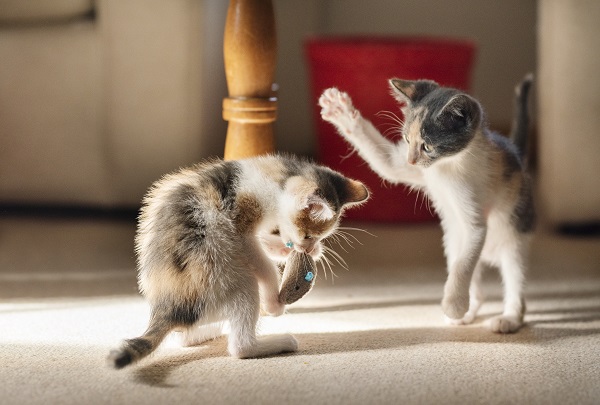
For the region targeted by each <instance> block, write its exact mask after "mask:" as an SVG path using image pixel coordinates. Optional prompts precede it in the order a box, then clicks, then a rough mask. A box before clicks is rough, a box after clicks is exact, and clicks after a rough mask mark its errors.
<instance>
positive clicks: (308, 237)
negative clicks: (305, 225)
mask: <svg viewBox="0 0 600 405" xmlns="http://www.w3.org/2000/svg"><path fill="white" fill-rule="evenodd" d="M312 238H313V237H312V236H310V235H304V239H312Z"/></svg>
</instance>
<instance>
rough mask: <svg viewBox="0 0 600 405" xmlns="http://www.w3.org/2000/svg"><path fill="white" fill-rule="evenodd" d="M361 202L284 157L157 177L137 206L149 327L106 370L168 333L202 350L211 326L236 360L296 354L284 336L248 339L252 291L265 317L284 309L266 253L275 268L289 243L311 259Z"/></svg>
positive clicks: (321, 173)
mask: <svg viewBox="0 0 600 405" xmlns="http://www.w3.org/2000/svg"><path fill="white" fill-rule="evenodd" d="M368 196H369V194H368V191H367V189H366V187H365V186H364V185H363V184H362V183H360V182H358V181H354V180H350V179H348V178H346V177H344V176H342V175H341V174H339V173H337V172H334V171H332V170H330V169H327V168H325V167H321V166H317V165H314V164H311V163H308V162H306V161H302V160H299V159H295V158H292V157H283V156H265V157H257V158H251V159H246V160H240V161H227V162H223V161H214V162H209V163H203V164H198V165H196V166H193V167H191V168H186V169H183V170H180V171H178V172H176V173H174V174H170V175H167V176H165V177H164V178H162V179H161V180H159V181H158V182H156V183H155V184H154V185H153V186H152V188H151V189H150V191H149V192H148V194H147V196H146V197H145V199H144V204H143V207H142V211H141V214H140V218H139V224H138V230H137V235H136V241H135V242H136V251H137V254H138V270H139V274H138V280H139V286H140V290H141V292H142V293H143V295H145V297H146V298H147V300H148V301H149V303H150V306H151V318H150V325H149V326H148V329H147V330H146V332H144V334H143V335H142V336H140V337H137V338H134V339H128V340H126V341H125V342H124V343H123V346H122V347H121V348H120V349H118V350H113V351H112V352H111V353H110V355H109V358H108V360H109V363H110V364H112V365H113V366H114V367H116V368H122V367H124V366H126V365H128V364H130V363H132V362H135V361H137V360H139V359H141V358H143V357H144V356H146V355H148V354H150V353H151V352H152V351H153V350H154V349H156V347H157V346H158V345H159V344H160V343H161V341H162V340H163V339H164V338H165V336H166V335H167V334H168V333H169V332H171V331H172V330H176V329H177V330H182V331H183V332H184V342H185V343H186V344H188V345H192V344H198V343H201V342H202V341H204V340H208V339H209V338H214V337H216V336H217V335H219V334H220V333H221V331H220V329H214V326H215V325H218V322H220V321H223V320H229V322H230V327H231V332H230V334H229V341H228V349H229V352H230V353H231V355H233V356H235V357H239V358H247V357H259V356H266V355H270V354H276V353H281V352H290V351H295V350H296V349H297V346H298V343H297V341H296V339H295V338H294V337H293V336H291V335H282V336H269V337H262V338H258V337H257V336H256V323H257V321H258V316H259V307H260V304H261V303H260V299H259V288H260V298H262V301H263V302H262V306H263V309H264V310H265V311H266V312H267V313H269V314H271V315H274V316H278V315H281V314H282V313H283V311H284V307H285V303H283V302H280V301H279V300H278V293H279V291H278V289H279V275H278V269H277V267H276V265H275V264H274V263H273V261H272V260H270V258H269V257H268V256H267V253H266V252H269V254H270V255H272V256H273V257H275V258H277V259H278V260H281V259H283V258H285V257H286V256H287V255H288V254H289V253H290V252H291V251H292V249H291V248H290V247H289V243H290V242H291V243H292V244H293V249H295V250H296V251H298V252H306V253H308V254H310V255H311V256H312V257H313V258H315V259H317V260H318V259H319V258H320V257H321V255H322V253H323V248H322V246H321V241H322V240H323V239H324V238H326V237H327V236H329V235H331V234H332V233H334V232H335V231H336V228H337V226H338V222H339V220H340V216H341V214H342V212H343V211H344V209H346V208H348V207H351V206H353V205H356V204H359V203H362V202H364V201H365V200H366V199H367V198H368ZM286 243H288V246H286ZM211 323H212V324H211ZM202 325H207V326H209V327H210V326H212V327H213V328H212V330H210V329H203V328H200V326H202Z"/></svg>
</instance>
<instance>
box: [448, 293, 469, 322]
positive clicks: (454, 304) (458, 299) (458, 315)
mask: <svg viewBox="0 0 600 405" xmlns="http://www.w3.org/2000/svg"><path fill="white" fill-rule="evenodd" d="M442 310H443V311H444V314H445V315H446V316H447V317H448V318H450V319H452V320H455V321H460V320H462V319H463V318H464V317H465V315H466V313H467V311H468V310H469V296H468V295H467V296H466V297H464V296H460V295H458V296H445V297H444V299H443V300H442Z"/></svg>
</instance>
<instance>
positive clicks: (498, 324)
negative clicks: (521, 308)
mask: <svg viewBox="0 0 600 405" xmlns="http://www.w3.org/2000/svg"><path fill="white" fill-rule="evenodd" d="M521 326H523V320H522V319H521V317H519V316H506V315H498V316H496V317H494V318H492V319H490V329H491V330H492V332H496V333H515V332H516V331H518V330H519V329H521Z"/></svg>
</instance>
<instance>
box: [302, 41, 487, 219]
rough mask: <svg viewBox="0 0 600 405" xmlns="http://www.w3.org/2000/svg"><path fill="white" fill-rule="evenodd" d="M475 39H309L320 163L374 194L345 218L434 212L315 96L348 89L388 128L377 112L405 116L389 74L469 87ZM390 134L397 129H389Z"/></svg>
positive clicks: (367, 112) (375, 120)
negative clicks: (356, 146) (374, 161)
mask: <svg viewBox="0 0 600 405" xmlns="http://www.w3.org/2000/svg"><path fill="white" fill-rule="evenodd" d="M475 49H476V47H475V45H474V44H473V43H472V42H469V41H464V40H449V39H434V38H388V37H384V38H383V37H327V38H310V39H308V40H306V42H305V52H306V57H307V59H308V65H309V73H310V77H311V87H312V89H311V90H312V100H313V101H314V103H313V105H314V119H315V123H316V129H317V146H318V158H319V161H320V162H321V163H323V164H324V165H326V166H329V167H331V168H332V169H334V170H338V171H340V172H342V173H344V174H345V175H347V176H349V177H352V178H355V179H358V180H361V181H363V182H364V183H365V184H366V185H367V186H368V187H369V189H370V190H371V192H372V195H371V200H370V201H369V202H368V203H367V204H366V205H364V206H363V207H361V208H360V209H355V210H349V211H348V213H347V218H350V219H357V220H369V221H397V222H421V221H430V220H432V219H435V218H436V217H435V216H434V215H433V214H432V213H431V210H430V209H429V208H428V204H427V202H426V201H425V202H423V200H422V199H423V198H424V197H423V196H422V195H421V197H418V196H417V194H416V193H415V192H409V190H408V189H407V188H406V187H404V186H402V185H398V186H396V185H390V184H387V185H386V184H384V183H383V181H382V180H381V178H379V177H378V176H377V175H376V174H375V173H374V172H373V171H372V170H371V169H370V168H369V166H368V165H367V164H366V163H365V162H364V161H363V160H362V159H361V158H360V157H359V156H358V155H357V154H356V153H355V154H352V155H351V156H349V157H347V158H345V156H347V155H348V154H349V152H350V148H349V145H348V144H347V143H346V142H345V141H344V140H343V139H342V138H341V137H340V136H339V135H338V134H337V133H336V131H335V129H334V127H333V125H331V124H330V123H328V122H325V121H323V120H322V119H321V115H320V111H321V109H320V107H319V106H318V103H317V100H318V98H319V96H320V95H321V93H322V92H323V90H325V89H326V88H329V87H337V88H338V89H340V90H342V91H346V92H347V93H348V94H349V95H350V97H351V98H352V101H353V103H354V105H355V107H356V108H358V109H359V110H360V111H361V113H362V114H363V116H364V117H365V118H367V119H369V120H371V121H372V122H373V124H374V125H375V127H376V128H378V129H379V130H380V132H382V133H385V132H386V129H388V128H390V125H391V124H392V122H391V121H390V120H389V118H388V119H386V118H384V117H382V116H377V113H379V112H382V111H392V112H394V113H395V114H396V115H397V116H398V117H400V118H402V113H401V112H400V109H399V108H398V103H397V102H396V101H395V100H394V99H393V98H392V97H391V96H390V90H389V87H388V79H390V78H392V77H398V78H401V79H407V80H416V79H431V80H435V81H436V82H438V83H440V84H441V85H444V86H450V87H455V88H459V89H462V90H465V91H468V90H469V87H470V86H469V84H470V77H471V69H472V67H473V62H474V57H475ZM388 132H390V131H388ZM386 136H388V137H389V138H392V137H397V135H395V134H391V133H390V134H388V135H386Z"/></svg>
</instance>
